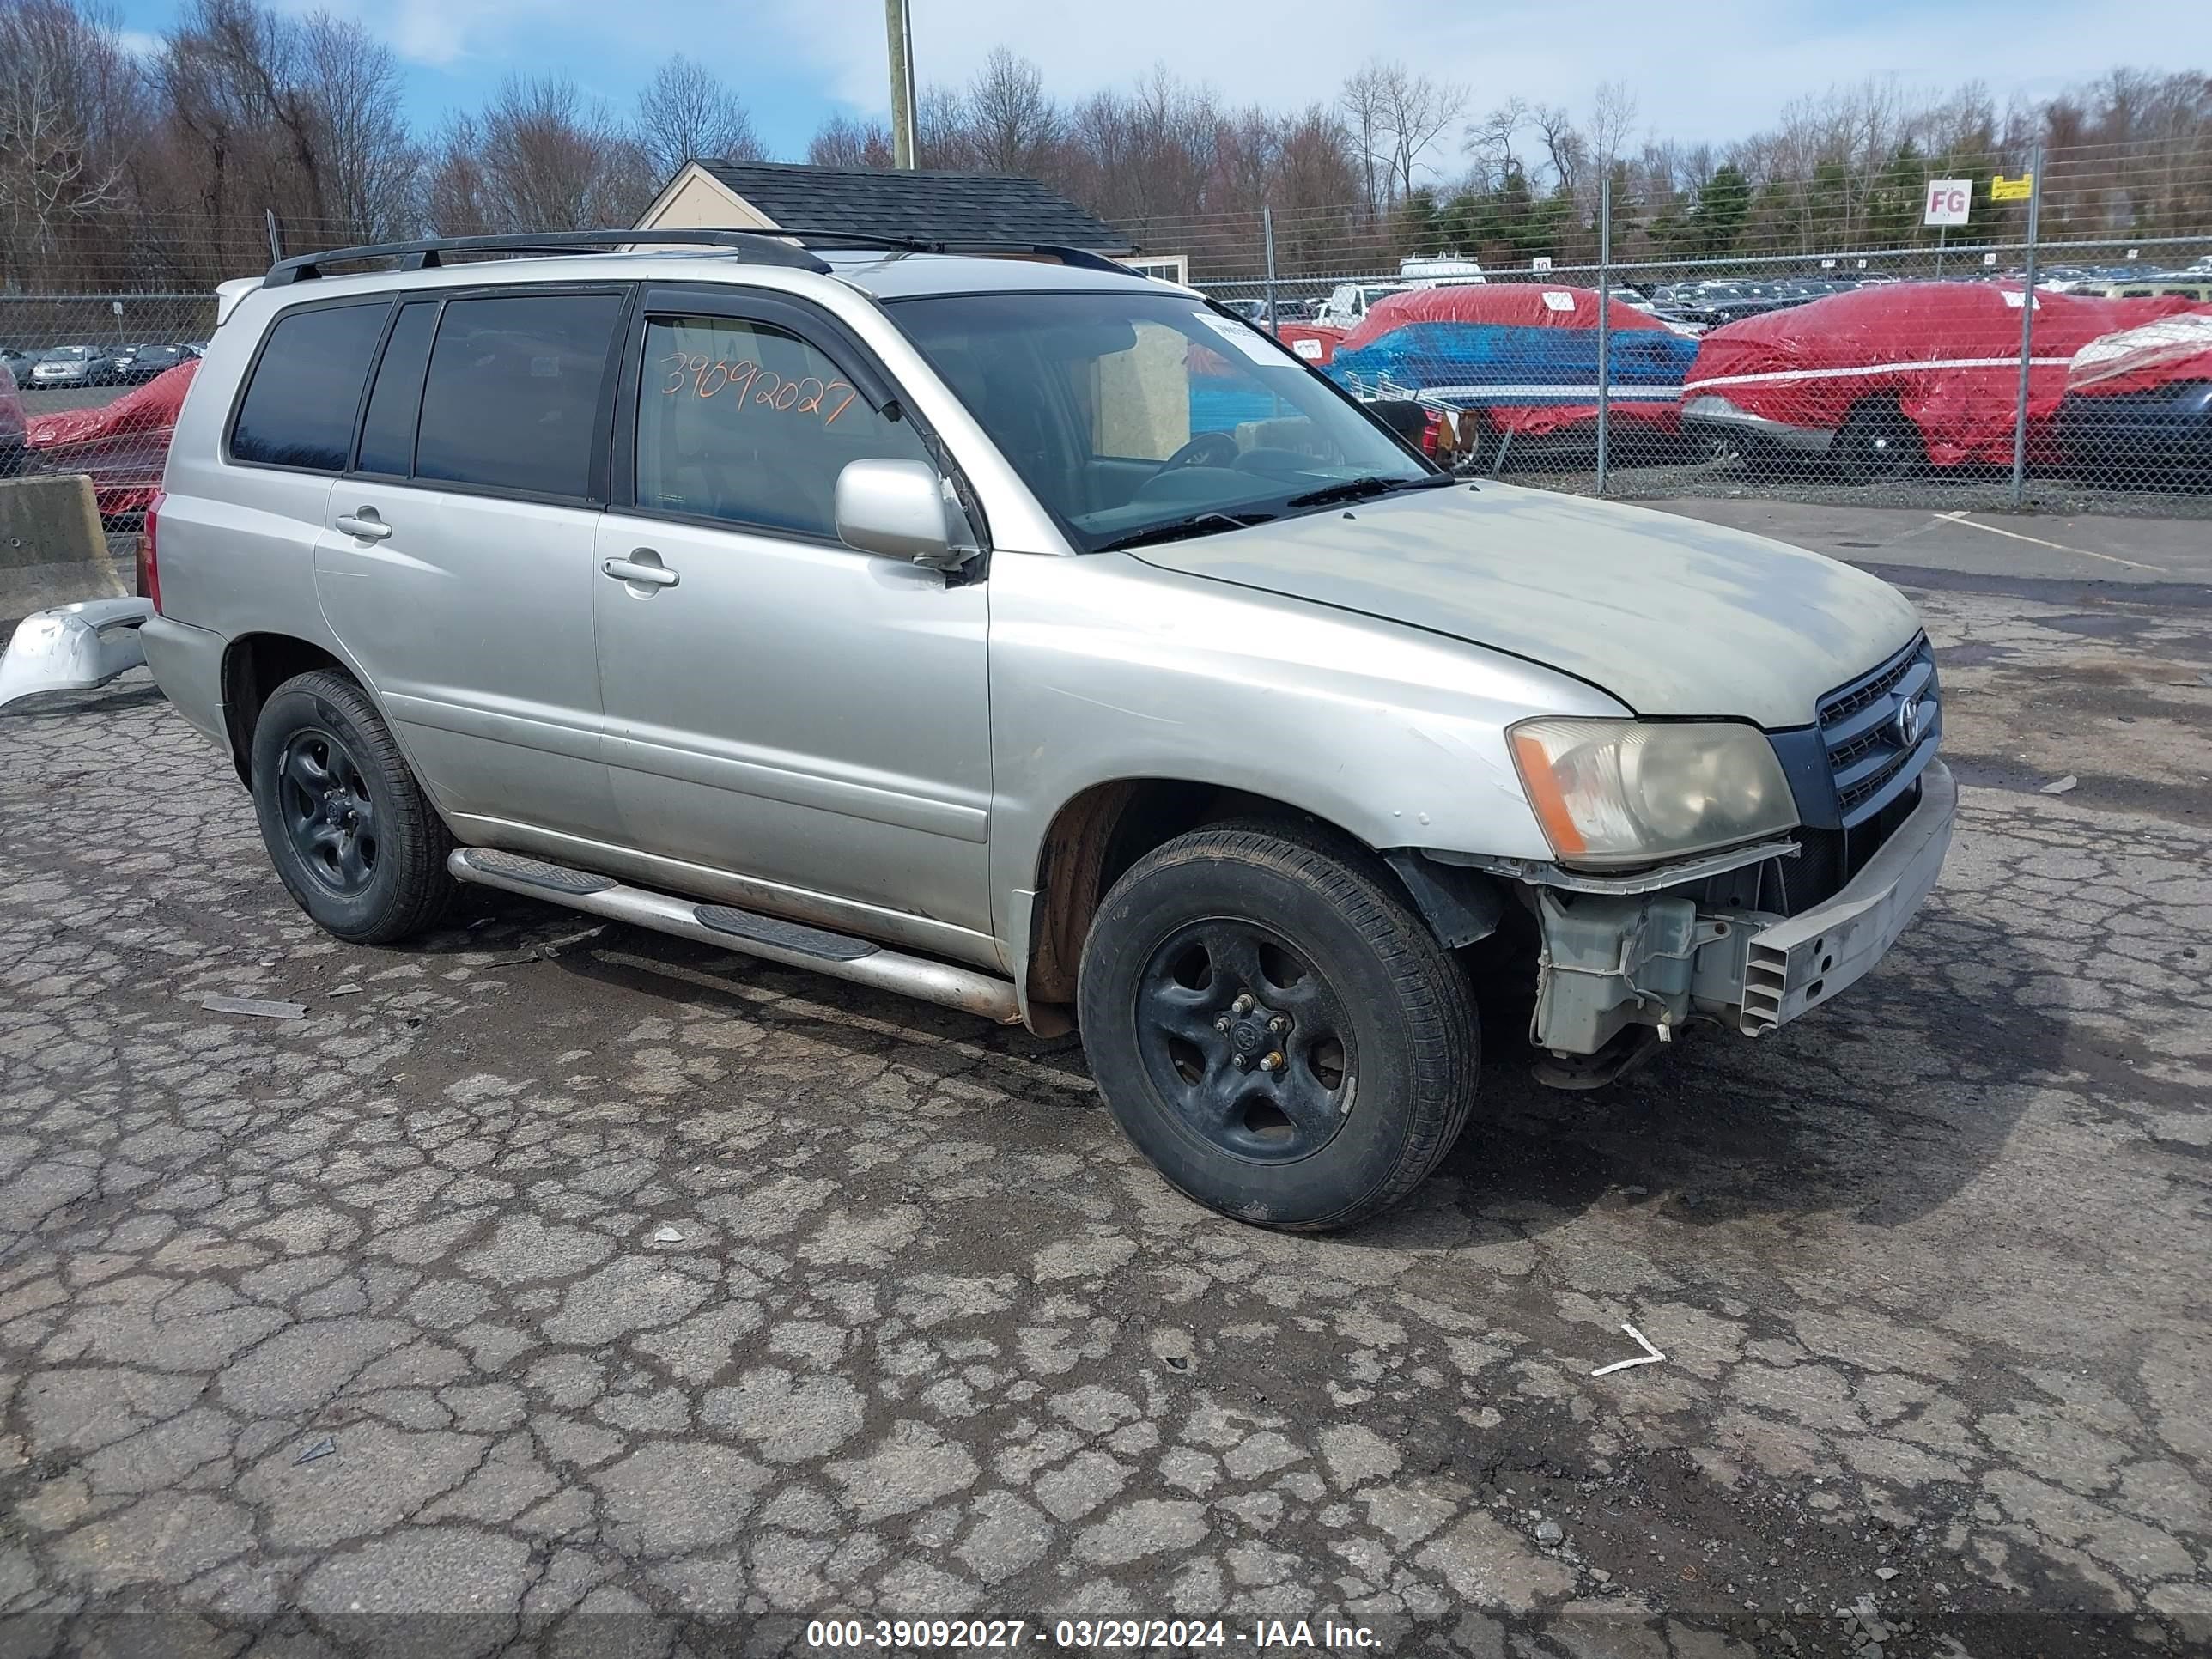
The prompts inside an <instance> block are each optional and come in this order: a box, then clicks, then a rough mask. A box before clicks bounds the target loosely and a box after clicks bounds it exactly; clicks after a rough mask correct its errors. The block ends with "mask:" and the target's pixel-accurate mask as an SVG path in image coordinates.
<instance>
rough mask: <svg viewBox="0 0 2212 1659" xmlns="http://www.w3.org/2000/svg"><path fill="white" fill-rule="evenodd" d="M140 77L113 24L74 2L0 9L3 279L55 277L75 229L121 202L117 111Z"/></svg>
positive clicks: (34, 0)
mask: <svg viewBox="0 0 2212 1659" xmlns="http://www.w3.org/2000/svg"><path fill="white" fill-rule="evenodd" d="M133 81H134V77H132V76H131V75H130V73H129V68H128V64H127V60H126V59H125V57H124V55H123V53H122V52H120V50H119V49H118V47H117V46H116V45H115V42H114V38H113V34H112V30H109V29H106V28H103V27H100V25H99V24H97V23H95V22H94V21H92V20H91V19H89V18H88V17H86V16H85V15H82V14H81V13H79V12H77V11H76V10H75V9H72V8H70V7H69V6H67V5H64V4H56V3H43V0H28V3H24V0H18V3H14V4H10V5H8V6H6V7H4V8H0V232H4V238H0V277H4V278H6V279H10V280H12V281H14V282H15V283H18V284H21V285H35V284H37V283H40V282H42V281H45V280H49V279H51V278H52V276H55V275H58V272H59V271H60V270H61V268H62V265H63V263H64V258H65V255H66V251H67V246H66V245H67V242H68V240H69V233H70V232H71V231H72V230H76V229H82V228H84V227H87V226H88V225H90V224H92V223H94V222H98V221H100V220H101V219H103V218H106V216H110V215H112V214H114V213H116V212H118V210H120V209H121V208H122V206H123V204H124V201H125V170H124V166H123V158H122V155H121V149H120V144H119V143H118V139H119V137H120V135H119V134H118V132H117V131H116V130H115V127H116V121H115V118H116V116H117V115H118V114H119V113H120V109H119V107H118V106H120V105H122V104H124V103H125V102H126V101H127V100H130V99H131V98H132V97H133V96H135V90H136V89H135V85H134V84H133Z"/></svg>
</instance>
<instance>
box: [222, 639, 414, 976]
mask: <svg viewBox="0 0 2212 1659" xmlns="http://www.w3.org/2000/svg"><path fill="white" fill-rule="evenodd" d="M248 775H249V776H250V777H251V779H252V786H253V805H254V812H255V815H256V816H257V817H258V818H259V819H260V822H261V839H262V842H263V844H264V845H265V846H266V847H267V848H269V857H270V862H271V863H273V864H274V865H275V866H276V873H277V875H278V876H279V877H280V878H283V883H284V886H285V888H286V890H288V891H289V892H290V894H291V895H292V897H293V898H294V900H295V901H296V902H298V904H299V906H300V908H301V909H302V910H305V911H306V912H307V914H308V915H310V916H312V917H313V919H314V921H315V922H316V923H317V925H319V927H322V928H323V929H324V930H325V932H327V933H333V934H336V935H337V937H338V938H340V939H348V940H350V941H352V942H353V943H355V944H358V945H383V944H388V943H390V942H391V941H392V940H394V939H404V938H406V937H407V936H408V935H409V934H410V933H420V932H421V931H422V929H424V928H426V927H432V926H434V925H435V923H436V922H437V921H438V919H439V918H440V917H441V915H444V914H445V911H446V908H447V905H448V904H450V903H451V902H452V900H453V893H454V883H453V878H452V877H451V876H450V875H448V874H447V872H446V858H447V854H450V853H451V852H452V851H453V837H452V836H451V835H450V834H449V833H448V832H447V829H446V826H445V823H443V821H441V819H440V818H439V817H438V815H437V813H436V812H435V811H434V810H433V809H432V807H431V805H430V803H429V801H428V799H427V798H426V797H425V796H424V794H423V793H422V786H421V785H419V784H418V783H416V781H415V775H414V774H413V773H412V772H410V770H409V769H408V767H407V763H406V761H405V760H404V758H402V757H401V756H400V753H399V745H398V744H397V743H396V742H394V741H393V740H392V732H391V729H390V728H389V727H388V726H386V725H385V723H384V717H383V716H382V715H381V714H379V713H378V712H377V709H376V705H375V703H374V702H373V701H372V700H371V699H370V697H369V696H368V693H367V692H366V691H364V690H362V688H361V687H360V686H358V685H356V684H354V682H353V681H351V680H349V679H348V678H345V677H344V676H343V674H337V673H331V672H328V671H319V672H316V673H312V674H301V675H300V676H298V677H297V678H293V679H289V680H287V681H285V682H284V684H282V685H280V686H278V687H277V688H276V690H274V691H273V692H271V693H270V696H269V701H268V702H265V703H264V704H263V705H262V706H261V714H260V717H259V719H258V720H256V721H255V723H254V727H253V748H252V757H251V762H250V765H249V767H248Z"/></svg>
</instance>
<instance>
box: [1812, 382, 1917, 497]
mask: <svg viewBox="0 0 2212 1659" xmlns="http://www.w3.org/2000/svg"><path fill="white" fill-rule="evenodd" d="M1835 455H1836V464H1837V465H1838V467H1840V468H1841V469H1842V471H1843V475H1844V482H1845V483H1856V484H1865V483H1896V482H1897V481H1898V480H1899V479H1901V478H1908V477H1911V476H1912V475H1913V474H1914V473H1916V472H1917V471H1920V470H1921V469H1922V468H1923V467H1924V466H1926V465H1928V450H1927V447H1926V446H1925V445H1924V444H1923V443H1922V442H1921V441H1920V428H1918V427H1917V426H1915V425H1913V424H1912V422H1911V421H1909V420H1907V419H1906V418H1905V411H1904V410H1901V409H1899V407H1898V406H1897V405H1896V404H1894V403H1891V402H1888V401H1887V400H1885V399H1869V401H1867V402H1865V403H1863V404H1859V405H1858V407H1857V408H1856V409H1854V410H1851V412H1850V417H1849V418H1848V419H1846V420H1845V421H1844V424H1843V428H1842V429H1841V430H1840V431H1838V433H1837V434H1836V447H1835Z"/></svg>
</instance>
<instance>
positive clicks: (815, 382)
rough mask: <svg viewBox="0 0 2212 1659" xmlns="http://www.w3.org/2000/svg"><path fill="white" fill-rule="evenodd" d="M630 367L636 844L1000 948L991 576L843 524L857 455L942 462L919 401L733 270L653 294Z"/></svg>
mask: <svg viewBox="0 0 2212 1659" xmlns="http://www.w3.org/2000/svg"><path fill="white" fill-rule="evenodd" d="M624 376H625V383H624V386H623V393H622V402H621V404H620V405H619V407H620V409H621V411H622V413H621V415H620V416H619V418H618V419H617V447H616V456H615V475H616V477H615V487H614V505H613V506H612V507H611V508H610V510H609V512H608V513H607V515H606V517H605V519H604V520H602V521H601V523H600V526H599V547H598V556H597V559H596V562H595V564H596V573H597V574H596V577H595V580H594V582H593V588H594V592H595V602H594V610H595V613H596V617H597V625H598V639H599V683H600V693H601V696H602V698H603V700H604V705H605V720H606V731H607V742H606V750H605V753H606V757H607V759H608V762H609V763H610V766H611V770H612V777H613V787H614V792H615V799H616V805H617V811H618V812H619V813H620V815H621V817H623V821H624V823H625V826H626V829H625V835H624V838H625V840H626V841H627V842H628V843H629V845H631V846H633V847H635V848H638V849H639V850H641V851H643V852H647V853H652V854H658V855H659V856H661V857H664V858H670V859H675V860H682V861H684V862H685V863H689V864H694V865H701V866H707V867H708V868H711V869H714V870H719V871H725V872H735V873H737V874H739V875H742V876H744V877H746V878H750V880H751V883H752V884H753V886H752V889H751V890H754V891H755V892H757V894H758V895H759V902H762V903H763V905H765V906H767V907H769V908H781V909H785V910H787V911H789V912H791V913H793V914H797V915H807V916H813V917H817V918H820V919H823V920H826V921H829V922H830V923H831V924H832V925H835V924H836V922H837V921H844V922H846V923H847V924H848V925H849V926H851V927H854V929H855V930H856V931H864V932H874V933H879V934H881V935H882V936H884V937H887V938H890V939H899V940H903V941H905V942H908V943H910V944H914V945H919V946H921V947H923V948H932V949H936V950H939V951H944V952H946V953H948V954H953V955H967V956H971V957H987V953H988V950H989V934H990V892H989V884H988V880H987V872H986V848H987V839H988V831H989V827H990V798H991V760H990V743H991V735H990V704H989V683H988V678H987V657H986V643H987V641H986V633H987V620H988V617H987V592H988V588H987V584H986V583H984V582H982V581H981V580H964V579H963V578H962V577H959V576H954V577H947V576H945V574H940V573H939V572H936V571H932V570H927V569H922V568H917V567H915V566H914V565H911V564H906V563H902V562H897V561H896V560H891V559H886V558H882V557H878V556H873V555H870V554H866V553H860V552H856V551H854V550H853V549H851V548H849V547H847V546H845V545H844V544H842V542H840V541H839V540H838V539H837V537H836V528H835V525H834V522H833V505H832V503H833V501H834V497H835V494H836V482H837V475H838V473H839V471H841V470H842V468H843V467H844V466H845V465H846V464H847V463H848V462H850V461H854V460H860V459H870V458H878V457H880V458H888V459H902V460H926V459H929V451H928V448H927V446H926V444H925V441H924V440H923V439H922V437H921V435H920V434H918V433H917V431H916V429H915V426H914V424H913V422H912V420H911V418H910V417H909V416H906V415H905V414H903V413H902V411H900V410H898V408H897V405H896V404H895V403H891V402H890V397H891V393H890V389H889V388H887V387H886V386H884V382H883V380H882V379H881V378H880V371H879V370H878V369H876V368H874V366H873V365H872V362H869V361H868V360H867V359H866V357H865V356H864V355H863V354H862V352H861V351H860V348H859V347H858V346H857V345H856V344H855V343H854V342H852V341H851V340H850V338H849V337H847V336H845V335H844V333H843V331H842V329H840V328H839V327H838V326H837V325H836V324H835V323H834V322H833V321H832V320H831V319H828V318H826V317H824V316H822V315H821V314H820V313H816V312H815V311H814V310H813V309H812V308H811V307H801V306H799V305H797V304H794V303H793V302H791V301H783V300H780V299H778V298H775V297H773V296H757V297H756V296H745V295H732V293H731V292H730V291H729V290H727V289H720V290H715V291H708V292H703V293H701V292H692V291H690V290H670V291H665V292H661V293H658V294H654V295H648V297H647V301H646V303H645V305H644V306H643V307H641V312H640V315H639V318H638V319H637V322H636V324H635V327H634V330H633V338H632V343H631V349H630V353H629V363H628V367H627V368H625V370H624ZM887 404H888V405H889V412H886V408H885V406H886V405H887Z"/></svg>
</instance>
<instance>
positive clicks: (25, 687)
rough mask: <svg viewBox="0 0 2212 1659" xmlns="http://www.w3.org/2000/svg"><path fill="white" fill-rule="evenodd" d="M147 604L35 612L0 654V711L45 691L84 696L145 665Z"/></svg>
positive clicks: (118, 602)
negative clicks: (143, 629) (143, 638)
mask: <svg viewBox="0 0 2212 1659" xmlns="http://www.w3.org/2000/svg"><path fill="white" fill-rule="evenodd" d="M153 614H154V603H153V601H152V600H150V599H87V600H84V601H83V602H82V603H80V604H77V605H56V606H55V607H54V608H53V609H52V610H51V611H34V612H33V613H32V614H31V615H30V616H27V617H24V618H23V620H22V621H21V622H20V623H16V624H15V634H14V635H13V636H12V637H11V638H10V639H9V641H8V648H7V650H6V651H4V652H0V710H4V709H9V708H14V707H15V705H16V704H18V703H20V702H24V701H25V700H26V699H27V698H31V697H35V696H41V695H42V694H44V693H46V692H49V691H89V690H93V689H94V687H96V686H102V685H105V684H107V683H108V681H110V680H112V679H113V678H115V677H116V676H117V675H118V674H121V673H124V672H126V671H129V670H131V669H133V668H137V667H139V666H140V665H143V663H144V662H145V660H146V651H145V647H143V645H142V644H141V643H140V642H139V639H138V630H139V629H140V628H141V627H143V625H144V624H145V623H146V621H147V619H148V618H149V617H152V616H153Z"/></svg>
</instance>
